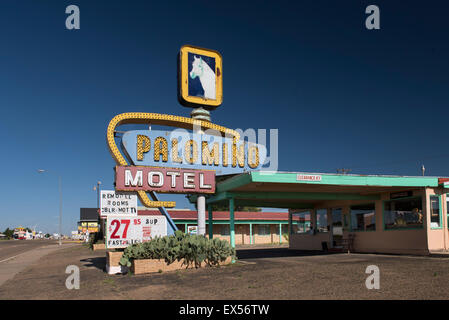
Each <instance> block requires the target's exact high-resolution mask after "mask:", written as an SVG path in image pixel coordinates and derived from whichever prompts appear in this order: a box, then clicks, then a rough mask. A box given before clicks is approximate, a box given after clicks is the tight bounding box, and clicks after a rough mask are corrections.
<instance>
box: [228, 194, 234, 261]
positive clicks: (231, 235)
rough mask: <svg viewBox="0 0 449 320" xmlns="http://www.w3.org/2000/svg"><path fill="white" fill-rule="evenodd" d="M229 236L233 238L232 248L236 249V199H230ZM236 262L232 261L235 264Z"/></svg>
mask: <svg viewBox="0 0 449 320" xmlns="http://www.w3.org/2000/svg"><path fill="white" fill-rule="evenodd" d="M229 235H230V238H231V247H232V248H234V249H235V230H234V198H230V199H229ZM234 262H235V260H234V259H233V260H232V263H234Z"/></svg>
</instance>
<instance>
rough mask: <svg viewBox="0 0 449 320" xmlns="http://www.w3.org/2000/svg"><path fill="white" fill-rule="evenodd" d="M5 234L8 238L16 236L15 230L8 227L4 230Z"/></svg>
mask: <svg viewBox="0 0 449 320" xmlns="http://www.w3.org/2000/svg"><path fill="white" fill-rule="evenodd" d="M3 234H4V235H5V236H7V237H8V238H12V237H13V236H14V230H12V229H9V228H6V230H5V232H3Z"/></svg>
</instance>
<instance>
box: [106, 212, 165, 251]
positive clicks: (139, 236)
mask: <svg viewBox="0 0 449 320" xmlns="http://www.w3.org/2000/svg"><path fill="white" fill-rule="evenodd" d="M106 221H107V222H106V248H107V249H114V248H126V247H128V246H130V245H132V244H135V243H141V242H146V241H149V240H151V239H152V238H154V237H163V236H166V235H167V219H166V218H165V217H164V216H162V215H159V216H136V217H130V216H126V215H121V216H109V217H108V218H107V220H106Z"/></svg>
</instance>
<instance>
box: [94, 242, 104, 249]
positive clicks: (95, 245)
mask: <svg viewBox="0 0 449 320" xmlns="http://www.w3.org/2000/svg"><path fill="white" fill-rule="evenodd" d="M93 247H94V251H96V250H106V245H105V244H104V243H95V244H94V246H93Z"/></svg>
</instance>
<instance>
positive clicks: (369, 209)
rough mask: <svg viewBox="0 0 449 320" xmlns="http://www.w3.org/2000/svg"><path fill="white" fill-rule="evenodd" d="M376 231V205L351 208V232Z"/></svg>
mask: <svg viewBox="0 0 449 320" xmlns="http://www.w3.org/2000/svg"><path fill="white" fill-rule="evenodd" d="M373 230H376V210H375V206H374V203H369V204H362V205H357V206H352V207H351V231H373Z"/></svg>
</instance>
